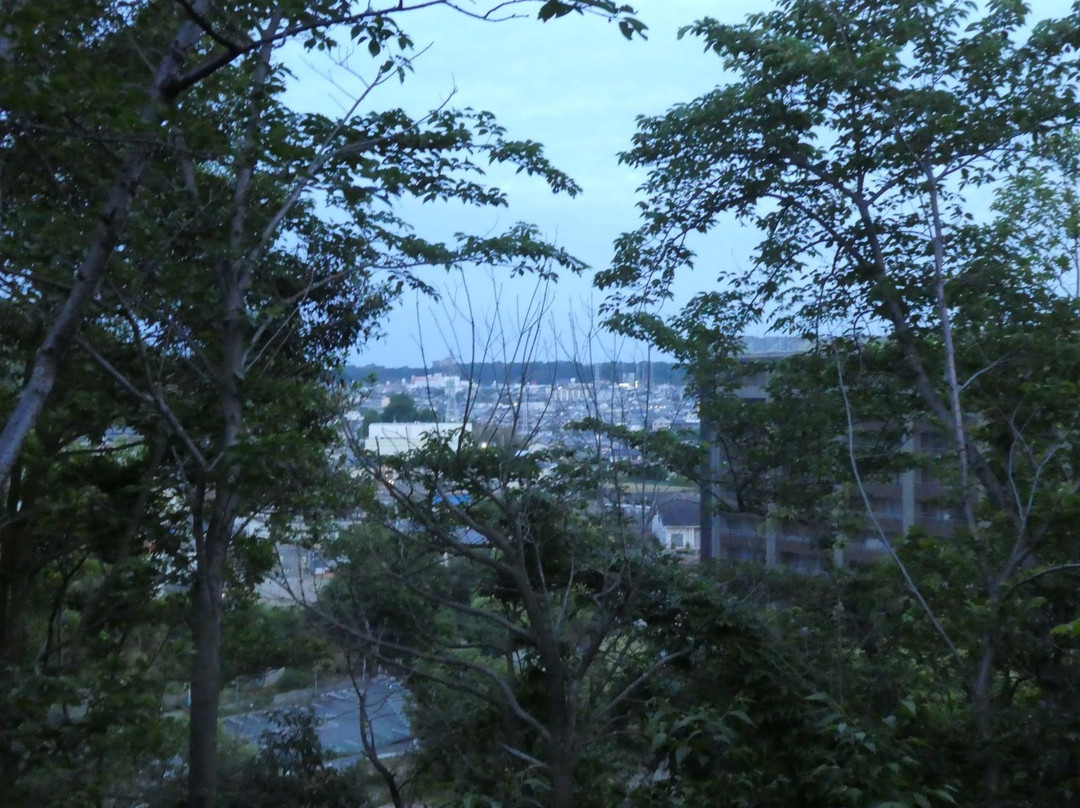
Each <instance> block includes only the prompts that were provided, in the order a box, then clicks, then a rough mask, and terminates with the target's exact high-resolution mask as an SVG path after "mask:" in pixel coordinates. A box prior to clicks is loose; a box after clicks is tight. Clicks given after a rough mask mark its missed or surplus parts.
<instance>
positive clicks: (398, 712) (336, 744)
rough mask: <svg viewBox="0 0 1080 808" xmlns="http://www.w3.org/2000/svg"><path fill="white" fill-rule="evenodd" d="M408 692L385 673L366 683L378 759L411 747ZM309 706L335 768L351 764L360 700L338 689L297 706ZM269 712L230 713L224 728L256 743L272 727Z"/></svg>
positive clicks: (359, 749) (357, 745)
mask: <svg viewBox="0 0 1080 808" xmlns="http://www.w3.org/2000/svg"><path fill="white" fill-rule="evenodd" d="M407 698H408V694H407V693H406V691H405V690H404V688H402V687H401V684H400V683H399V682H398V681H397V680H395V679H393V678H391V677H389V676H377V677H375V678H374V679H371V680H370V681H369V682H368V683H367V698H366V700H365V703H366V704H367V712H368V717H369V719H370V720H371V725H372V732H373V735H374V740H375V750H376V752H377V753H378V755H379V757H380V758H385V757H393V756H394V755H400V754H401V753H402V752H405V751H407V750H408V749H410V748H412V745H413V739H412V736H411V735H410V733H409V722H408V719H406V717H405V703H406V699H407ZM301 706H302V707H306V708H309V709H311V711H312V712H313V713H314V715H315V719H316V720H317V721H318V724H319V740H320V741H321V742H322V745H323V749H324V750H325V751H327V752H329V753H330V754H331V755H332V756H333V757H334V760H333V765H334V766H335V768H344V767H347V766H350V765H352V764H353V763H355V762H356V761H357V760H359V759H360V757H361V756H362V754H363V746H362V744H361V742H360V700H359V699H358V698H357V695H356V691H355V690H353V689H352V688H351V687H350V688H340V689H337V690H331V691H327V692H325V693H321V694H319V695H318V696H316V697H315V698H314V699H313V700H312V701H311V702H310V703H308V704H305V705H301ZM271 712H272V711H269V710H268V711H262V712H255V713H246V714H243V715H234V716H231V717H229V718H227V719H225V728H226V729H227V730H228V731H229V732H231V733H232V734H233V735H237V736H239V737H241V738H245V739H247V740H250V741H252V742H253V743H258V742H259V738H260V736H261V735H262V733H263V732H266V731H267V730H272V729H273V725H272V723H271V720H270V713H271Z"/></svg>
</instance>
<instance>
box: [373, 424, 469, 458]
mask: <svg viewBox="0 0 1080 808" xmlns="http://www.w3.org/2000/svg"><path fill="white" fill-rule="evenodd" d="M462 430H464V431H465V432H472V424H460V423H448V422H443V421H427V422H419V421H418V422H415V423H411V424H396V423H381V422H380V423H374V424H369V425H368V436H367V438H365V439H364V449H366V450H367V451H369V452H373V453H374V454H379V455H399V454H405V453H406V452H411V451H413V450H414V449H419V448H420V447H421V446H423V445H424V441H425V440H426V439H427V438H428V437H429V436H453V435H456V434H458V433H460V432H461V431H462Z"/></svg>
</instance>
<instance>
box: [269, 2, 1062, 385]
mask: <svg viewBox="0 0 1080 808" xmlns="http://www.w3.org/2000/svg"><path fill="white" fill-rule="evenodd" d="M482 2H483V0H477V2H476V5H477V6H478V7H479V6H480V5H482ZM632 5H634V6H635V8H637V9H638V11H639V14H638V17H639V18H640V19H642V20H643V21H644V22H645V23H646V24H647V25H648V26H649V31H648V40H647V41H641V40H634V41H632V42H628V41H626V40H625V39H624V38H623V37H622V36H621V35H620V33H619V31H618V29H617V28H616V27H615V26H614V25H613V24H609V23H607V22H606V21H605V20H603V19H598V18H595V17H580V16H577V15H573V16H570V17H567V18H564V19H561V20H557V21H554V22H549V23H546V24H541V23H539V22H537V21H536V20H534V19H524V20H513V21H509V22H505V23H499V24H491V23H483V22H479V21H476V20H470V19H468V18H465V17H463V16H462V15H459V14H455V13H453V12H451V11H449V10H447V9H444V8H435V9H431V10H430V11H425V12H423V13H417V14H412V15H406V16H404V17H402V18H401V25H402V27H403V28H404V29H405V30H407V31H408V32H409V33H410V35H411V36H412V38H413V40H414V42H415V43H416V46H417V50H420V49H422V48H424V47H425V46H428V48H427V50H426V51H425V52H424V53H423V54H422V55H421V56H420V57H419V58H417V60H416V63H415V74H414V75H412V76H410V77H409V78H408V79H407V80H406V82H405V84H404V85H400V84H398V83H397V82H396V81H395V82H391V83H388V84H386V85H384V86H382V87H380V88H378V89H377V90H376V92H375V93H374V94H373V95H372V97H371V99H370V101H371V106H372V107H383V108H386V107H396V106H401V107H403V108H405V109H407V110H409V111H410V112H413V113H414V114H417V115H419V114H422V113H423V112H425V111H426V110H428V109H430V108H431V107H433V106H437V105H439V104H441V103H443V102H444V101H445V100H446V98H447V97H448V96H450V95H451V94H452V95H453V97H452V99H451V101H450V103H451V105H453V106H456V107H473V108H477V109H485V110H490V111H491V112H494V113H495V114H496V116H497V117H498V119H499V121H500V123H502V124H503V125H504V126H505V127H506V128H507V130H508V134H509V135H510V136H512V137H515V138H521V139H532V140H537V141H540V142H541V143H543V144H544V145H545V148H546V152H547V155H548V157H549V158H550V159H551V160H552V162H553V163H554V164H555V165H556V166H558V167H559V168H561V169H562V170H564V171H566V172H567V173H568V174H570V176H572V177H573V178H574V179H575V180H576V181H577V182H578V183H579V184H580V185H581V186H582V189H583V193H582V194H580V195H579V196H578V197H577V198H576V199H570V198H569V197H566V196H565V195H560V196H553V195H551V194H550V193H549V192H548V191H547V190H546V188H545V187H544V186H543V184H542V183H540V182H537V181H536V180H535V179H530V178H527V177H524V176H518V175H514V174H512V173H509V172H503V173H499V172H493V173H492V174H491V179H492V180H493V182H494V183H495V184H496V185H498V186H499V187H501V188H503V189H504V190H506V191H507V192H508V193H509V196H510V207H509V209H500V210H498V211H471V210H467V209H463V208H462V207H461V206H460V205H455V206H431V205H428V206H423V207H420V206H417V207H416V209H410V210H408V211H407V215H408V216H409V218H411V219H412V220H413V221H415V222H416V223H417V225H418V229H419V230H420V231H421V232H424V233H427V234H431V235H434V236H436V237H441V238H450V237H451V236H452V234H453V233H454V232H456V231H471V232H488V231H493V232H497V231H500V230H502V229H505V228H506V227H507V226H509V225H510V224H512V223H514V222H517V221H528V222H532V223H535V224H536V225H538V226H539V227H540V229H541V231H542V232H543V234H544V235H545V236H546V237H547V238H549V239H551V240H554V241H556V242H557V243H559V244H560V245H561V246H564V247H565V248H566V249H568V250H569V251H570V252H572V253H573V254H575V255H576V256H578V257H579V258H581V259H582V260H584V261H586V262H587V263H588V264H590V265H591V266H592V267H594V268H600V267H603V266H605V265H606V264H607V263H608V261H609V260H610V256H611V251H612V248H611V245H612V241H613V240H614V239H615V238H616V236H618V234H619V233H621V232H623V231H626V230H629V229H632V228H633V227H635V225H636V223H637V212H636V210H635V207H634V202H635V201H636V188H637V187H638V185H640V184H641V182H642V180H643V175H641V174H636V173H634V172H632V171H630V170H629V169H628V168H627V167H625V166H620V165H619V164H618V161H617V154H618V152H619V151H621V150H624V149H626V148H628V146H629V144H630V139H631V137H632V135H633V133H634V131H635V123H634V121H635V118H636V116H637V115H639V114H646V115H652V114H658V113H661V112H663V111H664V110H666V109H668V108H669V107H670V106H672V105H673V104H675V103H678V102H680V101H688V100H690V99H692V98H694V97H696V96H698V95H700V94H701V93H703V92H705V91H707V90H709V89H711V88H712V87H714V86H716V85H717V84H718V83H722V81H723V80H724V76H723V73H722V71H721V69H720V63H719V59H718V58H717V57H716V56H715V55H712V54H705V53H703V52H702V48H701V46H700V44H699V43H698V42H697V41H695V40H693V39H685V40H683V41H681V42H680V41H677V39H676V32H677V30H678V29H679V28H680V27H681V26H683V25H686V24H688V23H690V22H692V21H693V20H695V19H698V18H700V17H703V16H712V17H716V18H718V19H721V20H723V21H726V22H737V21H739V20H741V19H742V18H743V17H744V16H745V15H746V14H747V13H750V12H753V11H759V10H765V9H767V8H769V7H771V5H772V3H771V2H769V0H743V1H742V2H738V3H732V2H718V1H717V0H638V2H636V3H632ZM1068 5H1069V3H1068V2H1067V1H1066V0H1036V2H1032V3H1031V6H1032V10H1033V18H1035V19H1038V18H1041V17H1045V16H1053V15H1058V14H1062V13H1064V12H1065V11H1066V10H1067V9H1068ZM296 58H298V59H303V60H304V62H305V64H301V63H300V62H299V61H294V62H293V63H294V70H295V72H296V74H297V77H298V79H299V81H298V83H297V87H296V89H295V91H294V97H293V98H291V99H290V101H291V102H292V103H294V104H297V105H302V106H307V105H312V106H315V107H317V108H318V109H320V110H322V111H324V112H328V113H332V112H336V111H340V109H341V108H342V105H345V104H347V103H348V101H349V99H348V98H347V95H348V93H349V92H355V91H356V88H357V87H358V86H359V85H358V83H357V82H356V81H355V80H351V79H350V78H349V77H348V76H344V77H343V75H342V72H341V71H340V70H336V71H334V75H335V81H334V82H331V81H330V80H329V79H327V78H324V77H323V76H321V75H320V73H325V72H329V70H328V69H327V67H326V66H325V64H323V63H319V62H316V61H314V57H311V56H307V55H304V56H300V55H299V54H297V57H296ZM351 64H352V65H353V66H354V67H355V68H356V69H357V70H358V71H361V70H365V69H368V68H369V67H370V60H368V59H367V58H365V57H364V56H360V55H357V57H355V58H354V59H353V60H352V62H351ZM335 84H336V85H338V86H335ZM754 242H755V238H754V235H753V233H750V232H746V231H744V230H743V229H741V228H739V227H737V226H736V225H734V224H731V225H728V226H724V227H721V228H718V229H717V230H716V231H714V232H713V233H711V234H710V235H709V236H708V237H707V238H706V239H704V240H703V241H702V242H700V243H699V244H698V245H696V246H697V247H698V251H699V254H700V256H701V260H700V261H699V269H698V270H697V271H696V272H695V273H687V274H686V275H684V276H683V277H682V278H681V279H680V281H679V285H678V288H677V296H678V297H679V298H682V299H686V298H688V297H689V296H690V295H691V294H693V292H694V291H696V290H698V289H700V288H705V287H707V286H708V284H709V283H710V281H711V279H712V276H713V273H711V272H709V270H708V267H709V266H710V265H711V266H717V265H718V263H719V262H728V263H730V262H736V263H739V264H745V263H746V261H747V259H748V256H749V254H750V251H751V249H752V247H753V244H754ZM429 277H430V279H431V280H432V281H433V282H434V283H435V285H437V286H440V287H441V288H443V289H445V290H446V295H445V296H444V297H445V299H446V300H447V301H449V302H448V303H447V304H443V305H440V304H438V303H433V302H431V301H429V300H426V299H425V300H417V299H416V298H414V297H409V298H406V299H405V300H404V301H403V304H402V306H400V307H399V308H398V309H397V310H396V311H395V312H394V313H393V314H392V315H391V316H390V317H389V318H388V319H387V321H386V324H385V330H386V331H387V333H388V335H389V336H388V338H386V339H384V340H382V341H379V342H375V343H372V344H370V345H367V346H363V347H362V348H361V349H360V350H359V351H358V352H357V353H356V355H355V357H354V360H355V361H356V362H358V363H366V362H373V363H376V364H382V365H405V364H420V363H421V357H422V356H426V358H427V360H428V362H429V364H430V362H431V361H433V360H435V359H440V358H443V357H445V356H447V354H448V353H449V350H448V348H447V346H446V344H445V343H446V338H447V336H448V335H450V334H455V333H456V334H457V335H458V337H457V339H458V341H459V342H461V341H464V342H466V343H467V342H468V339H469V338H468V337H467V336H465V331H466V329H465V328H464V323H463V318H462V316H461V315H460V314H459V315H456V318H455V316H454V315H451V314H449V313H448V311H447V310H448V309H451V308H453V307H454V305H455V303H454V301H457V303H456V305H457V306H459V307H460V306H461V305H462V303H461V301H462V296H461V294H460V285H461V283H462V279H461V276H458V275H452V276H447V275H445V273H442V272H440V271H435V270H433V271H431V274H430V276H429ZM466 278H467V279H468V284H469V292H470V297H471V302H472V305H473V308H474V311H475V312H476V319H478V320H480V331H481V332H486V330H487V328H488V324H489V323H490V322H491V320H492V319H493V318H494V317H495V316H496V315H495V314H494V309H495V308H496V306H495V302H494V301H495V298H496V296H498V297H499V304H498V309H499V316H500V317H501V318H502V320H503V325H504V327H506V328H508V329H511V330H512V329H513V327H514V321H515V320H516V319H518V315H517V314H516V313H515V312H517V311H521V310H523V309H525V308H526V307H527V305H528V300H529V299H531V296H532V295H533V291H534V286H535V284H534V283H533V282H532V281H531V280H528V279H519V280H509V279H507V280H505V281H504V280H502V279H501V278H499V277H498V276H496V277H494V278H493V277H492V275H491V274H490V273H485V272H483V271H480V272H478V273H476V274H475V275H467V276H466ZM548 297H549V298H550V309H551V311H550V315H549V320H550V323H549V326H548V328H547V332H548V334H549V335H550V334H551V332H552V331H557V332H561V334H562V336H563V338H564V342H565V341H568V340H569V336H568V334H569V323H570V319H571V318H572V317H575V318H577V319H578V320H579V321H580V320H581V319H582V317H583V315H584V312H586V311H587V310H589V309H595V307H596V305H598V304H599V302H600V299H601V298H600V295H599V293H598V292H596V291H595V290H593V289H592V288H591V278H589V277H584V278H574V277H565V276H564V277H563V278H561V279H560V281H559V283H558V284H557V286H556V287H555V289H554V290H548ZM553 339H554V338H553V337H550V336H549V337H547V338H546V340H545V342H546V343H547V344H548V345H550V343H551V342H552V341H553ZM602 342H603V343H604V344H603V346H602V350H604V351H605V352H607V353H610V352H612V351H613V350H619V351H622V352H623V353H630V354H633V353H635V351H636V349H632V348H627V347H626V346H624V347H623V348H619V347H617V345H616V342H615V341H614V340H613V339H611V338H607V339H606V340H603V341H602ZM613 346H615V347H613ZM421 348H422V349H423V350H421ZM463 352H465V353H467V352H468V348H467V347H466V348H465V349H464V351H463ZM637 353H640V351H637ZM495 358H501V357H495ZM625 358H627V359H640V358H642V357H640V356H637V355H627V356H625Z"/></svg>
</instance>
